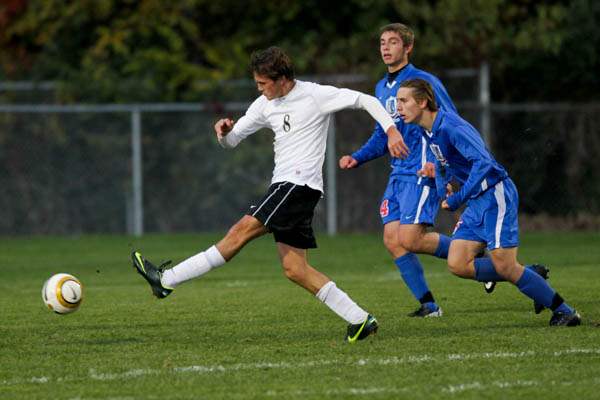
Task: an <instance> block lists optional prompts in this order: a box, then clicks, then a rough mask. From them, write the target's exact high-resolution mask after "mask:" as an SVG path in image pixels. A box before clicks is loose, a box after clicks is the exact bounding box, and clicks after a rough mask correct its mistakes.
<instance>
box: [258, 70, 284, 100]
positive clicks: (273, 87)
mask: <svg viewBox="0 0 600 400" xmlns="http://www.w3.org/2000/svg"><path fill="white" fill-rule="evenodd" d="M254 82H256V88H257V89H258V91H259V92H260V93H261V94H262V95H264V96H265V97H266V98H267V99H269V100H273V99H276V98H278V97H281V96H282V95H283V84H284V79H277V80H276V81H274V80H273V79H271V78H269V77H266V76H264V75H259V74H256V73H255V74H254Z"/></svg>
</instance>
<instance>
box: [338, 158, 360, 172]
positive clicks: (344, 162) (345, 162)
mask: <svg viewBox="0 0 600 400" xmlns="http://www.w3.org/2000/svg"><path fill="white" fill-rule="evenodd" d="M339 164H340V168H341V169H350V168H355V167H356V166H357V165H358V161H356V159H355V158H354V157H352V156H349V155H345V156H342V158H340V161H339Z"/></svg>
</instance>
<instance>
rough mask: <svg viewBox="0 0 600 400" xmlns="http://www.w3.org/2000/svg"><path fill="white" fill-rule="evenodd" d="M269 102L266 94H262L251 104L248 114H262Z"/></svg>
mask: <svg viewBox="0 0 600 400" xmlns="http://www.w3.org/2000/svg"><path fill="white" fill-rule="evenodd" d="M268 104H269V100H268V99H267V98H266V97H265V96H264V95H260V96H258V97H257V98H256V99H255V100H254V101H253V102H252V104H250V107H248V110H247V111H246V114H262V113H263V112H264V110H265V108H266V107H267V105H268Z"/></svg>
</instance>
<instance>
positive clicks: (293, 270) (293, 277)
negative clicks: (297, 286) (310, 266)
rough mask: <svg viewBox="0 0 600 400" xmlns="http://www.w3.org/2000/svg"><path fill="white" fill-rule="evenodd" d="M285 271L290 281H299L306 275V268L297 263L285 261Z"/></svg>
mask: <svg viewBox="0 0 600 400" xmlns="http://www.w3.org/2000/svg"><path fill="white" fill-rule="evenodd" d="M283 273H284V274H285V277H286V278H288V279H289V280H290V281H292V282H295V283H299V282H302V278H303V277H304V268H303V266H301V265H299V264H296V263H283Z"/></svg>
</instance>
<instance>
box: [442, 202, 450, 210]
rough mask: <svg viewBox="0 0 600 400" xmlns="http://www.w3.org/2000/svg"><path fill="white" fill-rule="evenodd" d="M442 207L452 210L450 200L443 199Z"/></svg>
mask: <svg viewBox="0 0 600 400" xmlns="http://www.w3.org/2000/svg"><path fill="white" fill-rule="evenodd" d="M442 208H443V209H444V210H450V206H449V205H448V202H447V201H446V200H444V201H442Z"/></svg>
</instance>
